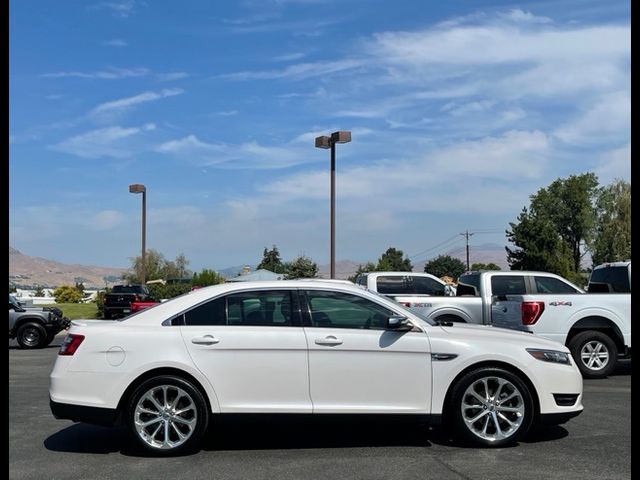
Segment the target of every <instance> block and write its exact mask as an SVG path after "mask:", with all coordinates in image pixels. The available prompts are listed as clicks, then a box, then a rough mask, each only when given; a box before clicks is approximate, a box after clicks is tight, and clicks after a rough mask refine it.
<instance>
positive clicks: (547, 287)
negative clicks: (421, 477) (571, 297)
mask: <svg viewBox="0 0 640 480" xmlns="http://www.w3.org/2000/svg"><path fill="white" fill-rule="evenodd" d="M533 279H534V282H535V284H536V290H537V291H538V293H580V292H578V290H576V289H575V288H573V287H572V286H571V285H569V284H568V283H566V282H563V281H562V280H559V279H557V278H553V277H539V276H535V277H533Z"/></svg>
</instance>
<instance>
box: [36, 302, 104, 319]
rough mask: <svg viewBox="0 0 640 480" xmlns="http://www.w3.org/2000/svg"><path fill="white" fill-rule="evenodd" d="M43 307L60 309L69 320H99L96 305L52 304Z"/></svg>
mask: <svg viewBox="0 0 640 480" xmlns="http://www.w3.org/2000/svg"><path fill="white" fill-rule="evenodd" d="M42 306H43V307H58V308H59V309H60V310H62V313H63V315H64V316H65V317H67V318H69V320H78V319H91V318H99V317H98V307H97V306H96V304H95V303H51V304H49V305H42Z"/></svg>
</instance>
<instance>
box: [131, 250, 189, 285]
mask: <svg viewBox="0 0 640 480" xmlns="http://www.w3.org/2000/svg"><path fill="white" fill-rule="evenodd" d="M144 263H145V276H146V280H168V279H176V278H180V279H182V278H189V277H190V276H191V272H190V271H189V270H188V269H187V265H189V260H187V258H186V257H185V256H184V254H182V253H181V254H179V255H178V256H177V257H176V259H175V260H167V259H166V257H165V256H164V255H163V254H162V253H160V252H158V251H157V250H154V249H149V250H147V251H146V254H145V262H144ZM141 267H142V257H141V256H140V255H138V256H137V257H132V258H131V267H130V269H129V271H128V272H127V273H126V274H125V275H124V276H123V278H124V279H125V280H126V281H128V282H129V283H132V284H138V283H141V282H142V271H141Z"/></svg>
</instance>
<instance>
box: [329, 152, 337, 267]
mask: <svg viewBox="0 0 640 480" xmlns="http://www.w3.org/2000/svg"><path fill="white" fill-rule="evenodd" d="M330 275H331V277H330V278H336V144H335V142H331V261H330Z"/></svg>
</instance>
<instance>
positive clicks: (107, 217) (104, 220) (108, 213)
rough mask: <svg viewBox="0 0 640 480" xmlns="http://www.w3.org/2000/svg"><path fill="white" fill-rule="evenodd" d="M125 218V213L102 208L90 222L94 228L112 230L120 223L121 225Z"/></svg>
mask: <svg viewBox="0 0 640 480" xmlns="http://www.w3.org/2000/svg"><path fill="white" fill-rule="evenodd" d="M123 220H124V215H123V214H122V213H120V212H118V211H116V210H102V211H100V212H98V213H97V214H95V216H94V217H92V219H91V221H90V223H89V224H88V225H89V226H90V227H91V228H93V229H94V230H100V231H104V230H111V229H113V228H114V227H117V226H118V225H121V224H122V222H123Z"/></svg>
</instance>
